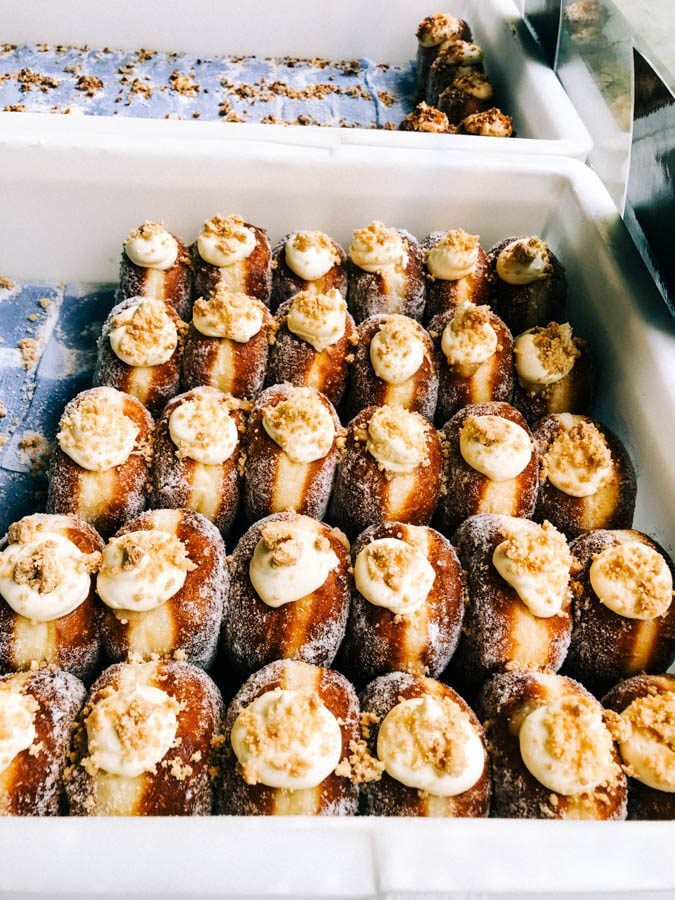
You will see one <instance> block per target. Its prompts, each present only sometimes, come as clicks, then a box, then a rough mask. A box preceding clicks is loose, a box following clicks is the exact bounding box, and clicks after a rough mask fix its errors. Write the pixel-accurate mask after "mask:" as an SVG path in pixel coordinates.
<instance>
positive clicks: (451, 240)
mask: <svg viewBox="0 0 675 900" xmlns="http://www.w3.org/2000/svg"><path fill="white" fill-rule="evenodd" d="M479 241H480V236H479V235H477V234H469V233H468V232H467V231H464V229H463V228H451V229H450V231H446V232H445V234H444V235H443V236H442V237H441V238H440V239H439V240H438V241H436V243H435V244H434V246H433V247H430V248H429V250H427V255H428V254H429V253H430V251H431V250H432V249H433V250H436V249H446V248H447V249H448V250H451V251H452V252H453V253H461V254H462V255H464V254H466V255H467V256H470V255H471V254H472V253H474V252H475V251H476V248H477V247H478V242H479ZM472 309H484V310H487V311H488V312H489V307H487V306H480V307H478V306H473V307H472Z"/></svg>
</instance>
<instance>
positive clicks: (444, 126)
mask: <svg viewBox="0 0 675 900" xmlns="http://www.w3.org/2000/svg"><path fill="white" fill-rule="evenodd" d="M398 130H399V131H417V132H422V133H426V134H455V132H456V131H457V129H456V127H455V126H454V125H451V124H450V122H448V117H447V116H446V114H445V113H443V112H441V111H440V109H436V107H435V106H429V105H428V104H427V103H425V102H424V100H422V102H421V103H418V104H417V106H416V107H415V109H413V110H412V111H411V112H409V113H408V115H407V116H405V117H404V118H403V119H401V122H400V124H399V126H398Z"/></svg>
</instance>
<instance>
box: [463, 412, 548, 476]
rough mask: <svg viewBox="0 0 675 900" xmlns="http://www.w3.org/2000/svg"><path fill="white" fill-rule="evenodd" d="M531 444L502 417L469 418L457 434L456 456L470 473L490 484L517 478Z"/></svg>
mask: <svg viewBox="0 0 675 900" xmlns="http://www.w3.org/2000/svg"><path fill="white" fill-rule="evenodd" d="M532 450H533V448H532V441H531V440H530V437H529V435H528V433H527V432H526V431H525V429H524V428H522V427H521V426H520V425H517V424H516V423H515V422H511V421H509V420H508V419H505V418H503V416H493V415H486V416H468V417H467V419H466V420H465V422H464V425H463V426H462V428H461V430H460V433H459V452H460V453H461V455H462V458H463V459H464V461H465V462H467V463H468V464H469V465H470V466H471V468H472V469H475V470H476V471H477V472H480V473H481V474H482V475H485V476H486V477H487V478H489V479H490V480H491V481H508V480H509V479H511V478H516V477H517V476H518V475H520V473H521V472H522V471H523V470H524V469H525V468H526V467H527V466H528V464H529V462H530V459H531V458H532Z"/></svg>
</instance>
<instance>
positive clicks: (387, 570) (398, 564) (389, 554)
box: [366, 541, 415, 591]
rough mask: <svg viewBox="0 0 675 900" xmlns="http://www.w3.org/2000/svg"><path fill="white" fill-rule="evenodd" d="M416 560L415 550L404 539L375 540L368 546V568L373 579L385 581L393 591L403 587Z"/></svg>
mask: <svg viewBox="0 0 675 900" xmlns="http://www.w3.org/2000/svg"><path fill="white" fill-rule="evenodd" d="M414 562H415V551H414V550H413V548H412V547H411V546H410V545H409V544H406V543H405V542H404V541H396V543H394V542H393V541H392V542H387V543H383V542H382V541H375V542H373V543H372V544H371V545H370V546H369V547H368V553H367V555H366V568H367V571H368V575H369V576H370V577H371V578H372V579H373V581H383V582H384V583H385V584H386V585H387V587H388V588H390V589H391V590H392V591H398V590H400V589H401V588H402V586H403V582H404V580H405V576H406V574H407V572H408V571H409V569H410V567H411V566H412V565H413V563H414Z"/></svg>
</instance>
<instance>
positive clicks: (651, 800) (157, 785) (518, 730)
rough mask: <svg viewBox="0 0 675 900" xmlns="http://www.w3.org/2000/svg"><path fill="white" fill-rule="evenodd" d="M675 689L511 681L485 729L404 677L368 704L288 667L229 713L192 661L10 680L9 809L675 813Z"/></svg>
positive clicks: (486, 701) (652, 683) (4, 805)
mask: <svg viewBox="0 0 675 900" xmlns="http://www.w3.org/2000/svg"><path fill="white" fill-rule="evenodd" d="M674 696H675V678H673V677H672V676H667V675H666V676H660V677H656V676H646V675H640V676H636V677H634V678H630V679H628V680H626V681H623V682H621V684H619V685H618V686H617V687H616V688H615V689H614V690H613V691H611V692H610V693H609V694H608V695H607V696H606V697H604V698H603V704H604V707H605V708H603V705H601V704H600V703H599V702H598V701H597V700H596V699H595V698H594V697H593V696H592V695H591V694H589V693H588V692H587V691H586V690H585V689H584V688H583V687H582V686H581V685H580V684H578V683H577V682H575V681H574V680H572V679H571V678H567V677H564V676H558V675H552V674H542V673H538V672H533V671H518V672H508V673H504V674H502V675H495V676H493V677H492V678H491V679H490V680H489V681H488V682H487V683H486V685H485V686H484V688H483V691H482V693H481V695H480V697H479V699H478V703H477V707H476V708H477V711H478V713H479V715H480V716H481V718H482V719H483V721H485V722H486V728H485V730H484V728H483V726H481V724H480V721H479V719H478V718H477V716H476V715H475V713H474V712H473V711H472V709H471V708H470V707H469V706H468V705H467V704H466V702H465V701H464V700H463V699H462V698H461V696H460V695H459V694H457V693H456V691H454V690H453V689H452V688H451V687H449V686H448V685H446V684H443V683H441V682H439V681H436V680H434V679H431V678H427V677H424V676H420V675H414V674H408V673H404V672H393V673H390V674H389V675H385V676H383V677H380V678H377V679H375V680H374V681H372V682H371V683H370V684H369V685H368V686H367V687H366V688H365V690H364V691H363V692H362V694H361V696H360V697H358V696H357V694H356V691H355V690H354V687H353V686H352V685H351V684H350V683H349V681H348V680H347V679H346V678H345V677H344V676H343V675H341V674H340V673H338V672H336V671H334V670H330V669H325V668H322V667H318V666H313V665H309V664H307V663H303V662H299V661H291V660H280V661H277V662H274V663H271V664H270V665H268V666H265V667H264V668H263V669H261V670H259V671H258V672H256V673H254V674H253V675H252V676H251V677H250V678H249V679H248V680H247V681H246V682H245V683H244V684H243V686H242V687H241V689H240V690H239V691H238V692H237V694H236V695H235V696H234V698H233V699H232V701H231V703H230V704H229V707H228V708H227V711H226V712H225V707H224V703H223V699H222V697H221V695H220V692H219V690H218V688H217V686H216V684H215V683H214V682H213V681H212V680H211V678H210V677H209V676H208V675H207V674H206V673H205V672H203V671H202V670H200V669H197V668H196V667H194V666H192V665H190V664H189V663H186V662H179V661H167V660H155V661H152V662H146V663H125V664H118V665H114V666H112V667H110V668H109V669H106V670H105V671H104V672H103V673H102V674H101V676H100V677H99V678H98V680H97V681H96V682H95V683H94V685H93V686H92V688H91V691H90V692H89V694H88V695H87V692H86V689H85V688H84V686H83V685H82V683H81V682H79V681H78V679H76V678H75V677H74V676H73V675H70V674H69V673H67V672H61V671H51V670H47V669H41V670H39V671H33V672H24V673H20V674H16V675H9V676H4V677H3V678H0V710H1V711H2V714H3V716H4V719H3V731H2V734H1V736H0V764H4V766H3V771H2V773H1V774H2V778H1V779H0V810H1V811H2V812H3V813H5V814H14V815H56V814H58V813H59V812H68V813H69V814H70V815H136V816H139V815H209V814H211V813H216V814H230V815H262V814H265V815H289V814H296V815H297V814H302V815H356V814H357V813H358V812H360V813H361V814H365V815H407V816H451V817H469V816H472V817H477V816H487V815H489V814H490V813H491V814H492V815H494V816H503V817H510V818H533V817H537V818H542V817H543V818H554V819H555V818H557V819H561V818H574V819H596V820H607V819H624V818H626V815H627V814H628V817H630V818H636V819H639V818H660V819H667V818H672V816H673V812H674V810H673V799H674V797H675V794H674V793H673V790H674V788H675V780H674V766H673V755H674V754H673V749H672V734H670V732H672V705H673V697H674ZM5 724H7V727H6V728H5V727H4V726H5ZM626 771H627V772H628V773H629V777H628V778H627V777H626Z"/></svg>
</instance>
